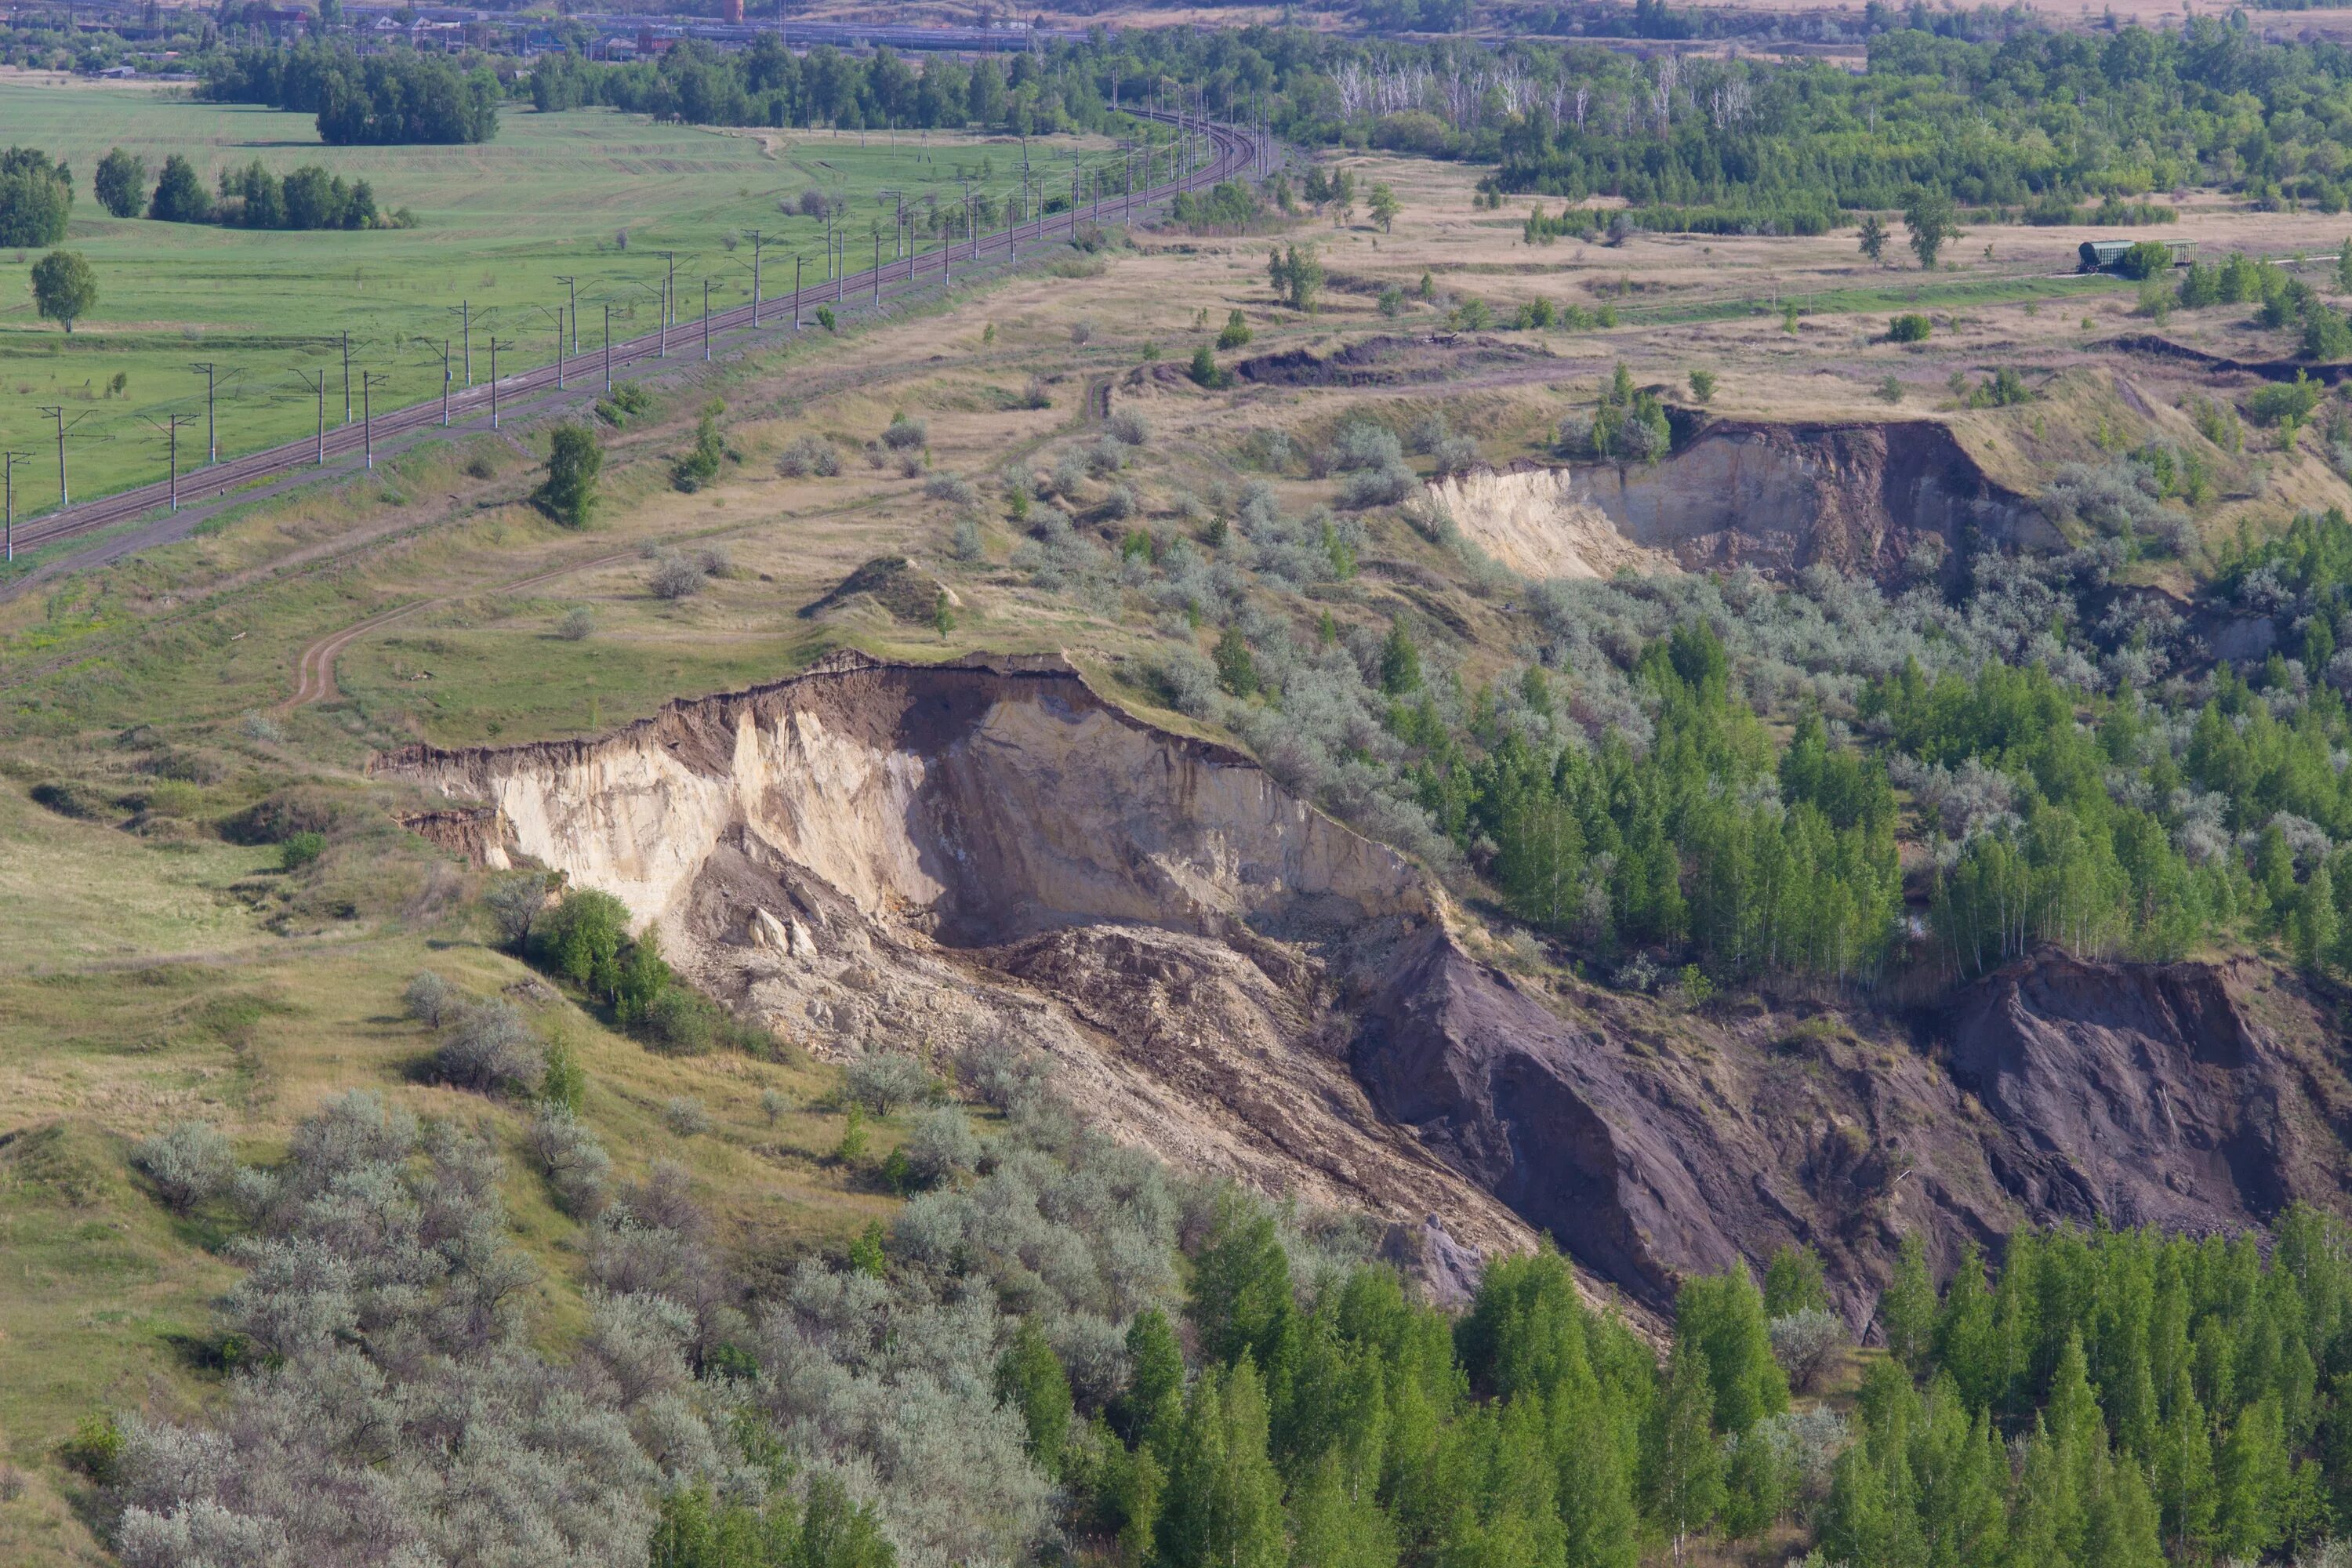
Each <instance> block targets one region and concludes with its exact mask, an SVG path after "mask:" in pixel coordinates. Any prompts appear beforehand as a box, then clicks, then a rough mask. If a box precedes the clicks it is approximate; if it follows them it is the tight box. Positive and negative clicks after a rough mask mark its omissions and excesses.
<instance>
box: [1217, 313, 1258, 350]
mask: <svg viewBox="0 0 2352 1568" xmlns="http://www.w3.org/2000/svg"><path fill="white" fill-rule="evenodd" d="M1249 341H1250V324H1249V320H1248V318H1247V317H1245V316H1244V315H1243V314H1242V313H1241V310H1240V308H1239V307H1235V308H1234V310H1230V311H1228V312H1226V315H1225V324H1224V326H1223V328H1222V329H1220V330H1219V331H1218V333H1217V346H1218V347H1219V348H1221V349H1237V348H1240V347H1242V346H1243V345H1244V343H1247V342H1249Z"/></svg>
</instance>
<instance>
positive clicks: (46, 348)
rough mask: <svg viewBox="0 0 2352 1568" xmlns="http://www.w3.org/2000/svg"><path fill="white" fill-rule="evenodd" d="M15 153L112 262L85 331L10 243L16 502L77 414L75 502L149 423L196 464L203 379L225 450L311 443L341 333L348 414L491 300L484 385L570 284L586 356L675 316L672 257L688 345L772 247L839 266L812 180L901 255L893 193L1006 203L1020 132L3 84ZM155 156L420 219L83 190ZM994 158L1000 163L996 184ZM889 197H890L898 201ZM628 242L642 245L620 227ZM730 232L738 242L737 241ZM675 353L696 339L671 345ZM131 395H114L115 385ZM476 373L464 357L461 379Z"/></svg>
mask: <svg viewBox="0 0 2352 1568" xmlns="http://www.w3.org/2000/svg"><path fill="white" fill-rule="evenodd" d="M0 127H5V130H4V131H0V142H5V143H21V144H26V145H31V146H37V147H41V148H45V149H47V151H49V152H50V153H54V154H56V155H58V156H59V157H61V158H64V159H66V160H68V162H70V163H71V164H72V166H73V168H74V170H75V171H76V174H77V185H78V190H79V199H78V200H77V201H76V202H75V204H74V217H73V222H72V226H71V230H70V233H69V235H68V242H67V243H68V246H69V247H72V248H74V249H77V250H79V251H81V252H82V253H83V254H84V255H86V256H88V257H89V260H90V263H91V265H92V266H93V267H95V268H97V270H98V275H99V279H100V300H99V305H98V308H97V310H96V311H95V312H94V313H93V315H92V316H91V317H90V318H89V320H87V321H84V322H83V323H81V324H80V325H79V327H78V328H77V329H76V331H74V333H73V334H72V336H71V337H69V338H68V336H67V335H66V334H64V333H63V332H61V331H58V328H57V327H56V326H55V325H53V324H52V323H49V322H47V321H41V320H40V319H39V318H38V317H37V315H36V314H35V312H34V309H33V300H32V290H31V288H30V283H29V277H28V274H29V272H30V270H31V265H32V263H33V262H34V261H36V260H37V259H38V257H39V253H38V252H25V251H14V252H0V444H5V446H6V447H11V448H15V449H17V450H21V451H25V452H27V453H28V454H30V457H29V460H28V461H26V462H25V463H22V464H20V465H19V466H18V468H17V470H16V500H17V507H18V512H19V515H20V516H22V515H26V513H27V512H29V511H30V510H34V509H37V508H44V507H47V506H48V505H51V504H53V503H54V502H55V501H56V499H57V482H58V475H57V458H56V450H57V447H56V442H55V438H54V426H53V425H52V424H51V422H50V420H49V418H48V416H45V415H43V414H42V413H40V412H39V410H40V408H41V406H42V405H63V406H64V407H65V408H66V410H67V417H68V420H72V419H75V418H76V416H82V417H80V418H79V423H77V424H75V425H74V426H73V428H72V434H71V436H70V437H69V439H68V450H67V462H68V468H69V470H70V474H71V478H72V489H73V494H74V497H75V499H77V500H87V499H89V498H91V497H94V496H98V495H100V494H103V493H105V492H107V491H110V490H115V489H122V488H124V487H126V486H129V485H133V484H139V483H144V482H146V481H149V480H152V479H162V478H163V476H164V473H165V471H166V456H165V445H164V437H163V435H162V433H161V432H159V431H158V430H157V429H156V428H155V427H154V426H152V425H151V424H150V423H149V421H151V420H158V421H160V420H162V419H163V418H164V417H165V416H169V415H174V414H177V415H193V416H194V417H195V419H196V421H197V423H196V424H195V425H194V426H193V427H184V428H183V429H182V431H181V435H180V454H181V459H182V463H181V467H182V471H183V473H186V472H187V471H188V470H189V468H191V466H192V465H193V464H194V462H197V461H200V460H201V459H202V458H203V455H204V426H203V417H204V413H205V398H204V388H205V380H204V377H203V376H202V375H201V374H197V373H196V372H194V371H193V370H191V369H190V368H189V366H190V365H191V364H192V363H197V362H202V361H207V360H209V361H211V362H213V363H215V364H217V365H218V366H219V367H220V369H219V372H218V374H219V375H220V377H221V382H220V391H219V395H218V396H219V401H218V406H217V420H218V426H219V440H220V447H221V455H222V456H223V457H229V456H233V455H235V454H236V453H238V452H243V451H249V450H251V449H253V448H255V447H264V446H270V445H274V444H276V443H278V442H281V441H287V440H292V439H295V438H297V437H301V436H305V435H308V434H309V433H310V431H311V429H312V428H313V426H314V423H315V420H316V417H317V402H316V398H315V396H314V395H313V393H312V392H311V391H310V387H309V385H308V384H306V380H305V378H306V377H310V376H313V375H315V374H319V373H320V372H323V373H325V374H326V377H327V418H328V421H329V422H330V424H334V423H339V422H340V421H341V417H342V413H343V359H342V352H341V346H340V340H339V334H341V333H343V332H349V333H350V334H351V338H352V414H353V416H354V417H357V416H358V413H359V411H360V407H361V392H360V376H361V373H362V371H364V372H366V373H368V374H371V375H381V376H383V377H386V378H387V379H386V380H385V381H384V382H383V383H382V384H381V385H380V387H379V390H377V391H376V392H375V394H374V396H375V397H376V398H377V399H378V406H379V407H394V406H399V405H404V404H408V403H413V402H416V401H419V400H421V399H424V398H426V397H430V396H433V395H437V393H438V392H439V389H440V384H441V363H442V362H441V343H442V342H443V340H445V339H446V340H448V342H449V344H450V349H451V352H452V353H453V354H456V353H460V352H461V349H462V342H461V331H460V320H461V319H460V315H459V307H460V306H461V305H470V307H471V310H472V313H473V321H474V326H473V333H472V336H473V377H474V379H475V380H476V381H477V382H480V381H485V380H487V379H488V376H489V371H490V351H489V344H490V342H491V341H492V340H496V342H498V343H499V372H500V374H508V373H510V372H511V371H512V370H515V369H519V368H522V367H523V366H526V365H535V364H543V363H547V362H548V361H549V360H551V358H552V357H553V356H554V353H555V321H554V317H553V314H552V312H553V310H555V308H556V307H557V306H558V305H561V304H563V303H565V302H566V300H567V299H568V298H569V295H568V291H567V289H566V288H565V286H564V285H562V284H561V283H559V282H558V281H557V279H558V278H559V277H561V276H564V275H570V276H572V277H574V278H576V279H577V280H578V290H579V300H580V327H581V331H580V334H579V345H580V349H581V351H582V352H583V353H589V354H593V352H594V349H595V347H596V345H597V344H598V343H599V342H601V339H602V335H603V331H604V314H603V311H604V306H606V305H610V306H611V307H612V309H613V331H614V336H615V337H616V338H618V337H626V336H632V335H635V333H638V332H643V331H650V330H652V329H653V327H654V326H655V325H656V322H657V321H658V300H659V299H660V289H661V284H662V280H663V277H664V274H665V272H666V270H667V264H666V263H665V261H664V260H663V258H662V257H661V256H660V255H659V254H658V253H659V252H662V251H665V250H668V251H674V252H676V253H677V321H679V323H680V324H681V328H682V330H683V331H686V332H687V333H688V335H689V337H690V335H691V333H692V331H693V330H694V329H693V323H694V322H695V321H697V320H698V318H699V316H700V314H701V311H702V286H703V282H704V280H705V279H709V281H710V283H711V286H712V287H711V290H710V300H711V308H712V309H713V310H720V309H725V308H727V307H730V306H733V305H738V304H741V303H743V302H744V301H746V300H749V299H750V298H751V244H750V242H749V241H748V240H747V239H744V238H743V235H744V231H746V230H748V229H751V228H759V229H761V230H762V231H763V232H764V233H765V234H766V235H768V236H769V237H770V243H769V244H768V245H767V246H766V247H765V256H766V260H765V262H764V264H763V269H762V277H761V293H762V295H763V296H765V297H768V298H773V297H774V296H775V295H776V294H777V293H778V291H779V290H783V291H789V290H790V289H791V288H792V285H793V258H794V257H795V256H796V255H798V256H801V257H804V258H806V267H805V268H804V273H803V275H804V277H805V279H806V280H807V282H808V283H809V284H810V285H811V286H814V284H816V283H817V282H818V281H820V280H821V279H823V278H824V276H825V271H824V239H823V235H824V226H823V224H822V223H820V222H819V221H818V220H816V219H814V218H809V217H803V216H797V215H796V214H795V215H793V216H787V215H785V214H784V213H783V212H782V211H780V210H779V205H780V204H781V203H784V202H789V201H793V200H794V199H795V198H797V197H798V196H799V195H800V194H801V193H802V192H803V191H805V190H808V189H810V188H811V187H817V188H821V189H824V190H827V191H830V192H834V193H837V194H842V195H847V196H848V197H849V199H850V201H851V204H852V205H851V208H850V213H849V216H848V217H847V218H846V219H845V220H844V221H845V227H846V229H847V232H848V234H849V239H848V258H847V267H848V269H849V270H851V271H853V272H854V271H857V270H859V269H861V268H865V267H866V266H867V265H868V264H869V263H870V262H871V260H872V258H873V255H874V244H873V240H872V238H871V237H870V236H869V233H868V230H869V226H871V225H873V224H874V223H875V222H876V220H877V219H879V220H881V222H880V233H881V236H882V240H881V243H882V248H883V251H884V253H885V254H886V255H887V253H888V251H889V247H890V233H891V228H892V224H891V221H890V220H889V219H888V218H887V217H885V216H884V214H885V212H886V210H887V208H886V206H885V204H884V199H883V198H882V197H880V196H879V195H877V193H878V192H880V191H882V190H885V189H890V190H899V191H903V192H904V193H905V195H906V199H907V202H908V205H909V206H913V205H916V204H918V203H928V202H929V201H931V200H933V199H936V200H937V201H939V202H940V203H941V204H943V205H944V204H948V203H950V202H957V201H961V192H962V186H961V184H959V183H958V176H959V175H960V174H961V175H966V176H970V177H972V178H975V179H982V181H983V184H984V185H985V187H986V188H989V189H991V190H993V191H995V192H996V193H997V194H998V195H1000V196H1002V195H1003V194H1005V193H1006V192H1008V191H1010V190H1012V189H1014V188H1016V187H1017V184H1018V181H1019V173H1018V171H1019V168H1020V163H1021V157H1022V150H1021V145H1020V143H1019V142H1016V141H1013V139H1010V138H1004V139H998V140H993V141H983V140H965V139H961V138H958V139H949V138H942V137H930V138H928V139H925V138H921V137H919V136H912V137H910V135H909V134H907V133H901V134H900V135H898V137H897V138H895V140H894V139H893V138H890V137H888V136H886V135H884V134H882V133H878V132H875V133H868V134H867V135H866V136H865V137H864V138H863V141H862V144H861V139H860V137H859V136H858V135H857V133H856V132H845V133H842V134H839V135H835V134H834V133H831V132H721V131H711V130H701V129H696V128H693V127H688V126H677V125H656V124H652V123H650V122H648V121H644V120H642V119H639V118H637V117H635V116H627V115H620V114H614V113H612V112H610V111H607V110H575V111H572V112H569V113H564V114H554V115H540V114H535V113H533V112H531V111H530V110H529V109H527V108H523V109H515V108H509V109H508V110H506V111H505V112H504V114H503V115H502V117H501V127H500V130H499V137H498V140H497V141H495V142H489V143H488V144H486V145H481V146H473V147H350V148H342V147H326V146H322V145H321V144H320V142H319V140H318V133H317V131H316V129H315V127H314V126H313V125H312V123H311V121H310V117H309V116H307V115H300V114H284V113H278V112H277V111H274V110H267V109H257V108H250V107H246V106H241V105H226V104H209V103H196V102H191V101H184V100H177V99H173V98H170V97H166V96H163V94H161V93H158V92H156V91H152V90H149V89H119V88H101V87H93V86H89V85H84V84H79V83H63V84H61V83H58V82H57V81H56V79H53V78H31V77H25V76H17V77H13V78H0ZM114 146H121V147H125V148H128V149H129V150H131V152H133V153H139V154H140V155H141V156H142V157H143V158H145V159H146V161H147V163H148V168H149V170H150V174H151V178H152V172H153V171H154V170H155V169H157V168H159V167H160V166H161V165H162V163H163V159H164V158H165V157H166V156H167V155H169V154H171V153H183V154H184V155H186V156H188V157H190V158H191V159H192V161H194V163H195V164H196V166H197V168H198V170H199V171H200V172H201V173H202V174H204V175H205V178H206V179H207V180H211V179H213V178H214V177H215V176H216V174H218V172H219V171H220V170H222V169H224V168H226V167H229V166H231V165H241V164H244V163H248V162H250V161H251V160H252V159H254V158H256V157H258V158H260V159H261V161H262V162H263V163H265V164H267V165H268V166H269V167H270V168H272V169H273V170H275V171H277V172H278V173H279V174H284V173H286V172H288V171H289V170H291V169H294V168H296V167H299V166H300V165H302V164H305V163H324V164H326V165H327V166H328V167H329V168H331V169H332V170H333V171H334V172H335V173H337V174H341V175H343V176H344V177H346V178H355V179H365V180H368V181H370V182H371V183H372V184H373V186H374V189H375V194H376V201H377V204H378V205H379V206H380V207H381V208H383V210H384V211H387V212H390V211H392V210H394V209H396V208H400V207H406V208H408V209H409V210H410V211H412V212H413V213H414V214H415V216H416V218H417V222H418V226H416V227H415V228H413V229H401V230H375V231H371V232H367V233H359V234H345V233H300V234H297V233H276V232H253V231H247V230H243V229H226V228H217V227H212V226H192V225H180V224H162V223H151V222H148V221H147V220H145V219H143V218H132V219H116V218H110V217H108V216H106V215H105V212H104V210H103V209H102V208H100V206H99V205H98V204H97V202H96V200H95V199H94V198H92V197H91V196H90V195H89V178H90V175H91V173H92V172H93V171H95V169H96V168H97V166H98V162H99V160H100V158H101V157H102V156H103V155H104V154H105V153H106V151H107V149H108V148H110V147H114ZM1106 146H1107V144H1104V143H1099V142H1095V143H1088V142H1081V141H1079V140H1077V139H1072V138H1062V139H1057V140H1055V141H1051V142H1046V141H1034V142H1032V143H1031V145H1030V148H1029V157H1030V161H1031V164H1032V167H1033V169H1034V168H1038V167H1041V166H1042V167H1044V168H1045V170H1046V171H1047V175H1046V177H1047V180H1048V182H1049V183H1048V189H1052V188H1054V186H1053V184H1052V183H1051V182H1053V181H1055V180H1056V179H1058V180H1059V181H1060V182H1061V185H1062V187H1063V188H1066V186H1067V180H1068V170H1069V166H1070V161H1071V160H1072V159H1073V158H1078V159H1088V158H1091V157H1094V156H1097V155H1099V154H1101V153H1103V152H1104V150H1105V147H1106ZM983 163H986V165H987V170H986V174H985V175H984V176H983ZM893 205H895V204H893ZM624 232H625V234H626V243H625V246H624V244H623V242H622V239H621V237H622V235H623V234H624ZM730 240H733V241H734V242H735V243H734V246H733V248H731V249H730V247H729V242H730ZM673 352H678V351H676V350H674V351H673ZM118 373H119V374H123V375H125V376H127V377H128V382H127V384H126V385H125V388H124V392H123V395H121V397H114V396H110V395H109V388H110V383H111V381H112V378H113V377H114V376H115V375H116V374H118ZM457 377H458V381H459V384H464V380H465V372H464V368H463V366H462V363H461V364H460V365H459V367H458V370H457Z"/></svg>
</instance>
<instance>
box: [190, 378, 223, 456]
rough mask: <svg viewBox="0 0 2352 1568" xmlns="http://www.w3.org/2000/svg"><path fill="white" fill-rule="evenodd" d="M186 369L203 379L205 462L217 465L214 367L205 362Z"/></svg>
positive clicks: (218, 443) (217, 441)
mask: <svg viewBox="0 0 2352 1568" xmlns="http://www.w3.org/2000/svg"><path fill="white" fill-rule="evenodd" d="M188 368H189V369H190V370H193V371H198V372H201V373H202V374H203V375H204V378H205V462H206V463H208V464H210V463H217V462H219V461H220V440H219V438H218V437H217V435H216V434H215V431H216V429H217V426H215V425H214V423H213V371H214V366H213V364H212V363H211V362H210V361H208V360H207V361H203V362H199V363H195V364H192V365H190V366H189V367H188Z"/></svg>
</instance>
